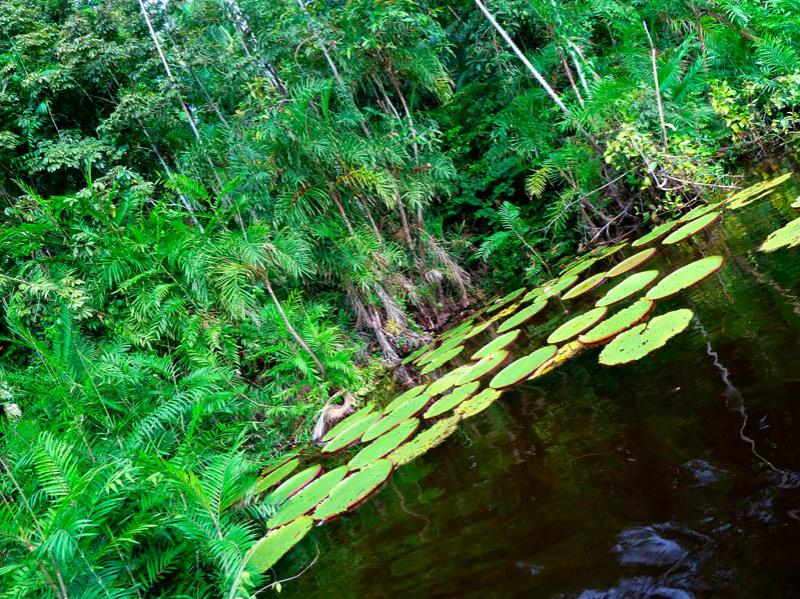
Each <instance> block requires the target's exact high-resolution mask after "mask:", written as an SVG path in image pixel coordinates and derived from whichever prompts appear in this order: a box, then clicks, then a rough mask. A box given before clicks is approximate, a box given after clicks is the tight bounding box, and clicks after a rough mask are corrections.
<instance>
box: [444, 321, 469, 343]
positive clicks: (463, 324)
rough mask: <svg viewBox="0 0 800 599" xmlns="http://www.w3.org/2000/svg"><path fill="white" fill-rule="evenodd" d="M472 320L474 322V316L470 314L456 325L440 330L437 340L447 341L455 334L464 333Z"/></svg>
mask: <svg viewBox="0 0 800 599" xmlns="http://www.w3.org/2000/svg"><path fill="white" fill-rule="evenodd" d="M473 322H474V316H471V317H469V318H466V319H465V320H462V321H461V322H460V323H458V324H457V325H456V326H454V327H452V328H449V329H447V330H446V331H442V333H440V334H439V342H440V343H441V342H444V341H447V340H448V339H450V338H451V337H455V336H457V335H461V334H463V333H466V332H467V330H469V328H470V327H471V326H472V323H473Z"/></svg>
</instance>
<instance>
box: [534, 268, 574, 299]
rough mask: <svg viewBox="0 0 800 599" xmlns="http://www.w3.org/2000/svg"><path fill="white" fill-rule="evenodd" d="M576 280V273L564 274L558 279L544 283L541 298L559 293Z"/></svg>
mask: <svg viewBox="0 0 800 599" xmlns="http://www.w3.org/2000/svg"><path fill="white" fill-rule="evenodd" d="M577 280H578V275H576V274H572V275H564V276H563V277H561V278H560V279H555V280H553V281H550V282H548V283H545V284H544V285H543V286H542V294H541V295H542V298H544V299H547V298H549V297H554V296H556V295H559V294H560V293H562V292H563V291H565V290H566V289H569V288H570V287H572V285H573V284H575V282H576V281H577Z"/></svg>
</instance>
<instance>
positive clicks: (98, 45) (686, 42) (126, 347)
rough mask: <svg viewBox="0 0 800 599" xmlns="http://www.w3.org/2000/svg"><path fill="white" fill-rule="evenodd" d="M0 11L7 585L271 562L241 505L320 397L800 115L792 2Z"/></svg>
mask: <svg viewBox="0 0 800 599" xmlns="http://www.w3.org/2000/svg"><path fill="white" fill-rule="evenodd" d="M0 32H2V35H0V201H1V202H2V214H0V260H2V267H1V268H0V291H1V292H2V298H3V303H2V308H0V310H1V311H2V322H1V324H0V337H1V338H2V341H0V344H1V345H2V347H1V348H0V403H2V405H3V412H4V415H3V417H2V418H0V556H1V557H0V596H4V597H5V596H8V597H38V596H55V597H84V596H86V597H89V596H91V597H103V596H115V597H123V596H124V597H127V596H136V597H144V596H149V595H158V596H170V597H175V596H190V597H222V596H226V597H245V596H250V595H251V594H253V593H255V592H256V591H257V590H258V589H261V588H264V587H265V586H269V585H271V584H273V583H274V581H272V580H270V579H269V577H266V576H263V575H255V574H253V573H251V572H249V571H248V569H247V568H244V567H243V565H242V564H243V560H242V557H243V555H244V554H245V552H246V551H247V550H248V549H249V548H250V547H251V546H252V545H253V543H254V542H255V541H256V540H257V539H258V538H259V537H260V536H262V535H263V534H264V531H265V521H266V519H267V517H268V515H269V512H270V508H269V506H267V505H264V504H263V503H259V502H258V501H247V502H245V505H244V507H243V506H242V502H241V501H239V500H240V499H241V497H242V496H244V495H246V494H248V493H249V489H250V488H251V485H252V483H253V481H254V479H255V475H256V474H257V472H258V470H259V468H260V467H262V466H263V464H264V463H265V461H267V460H268V459H269V458H270V456H272V455H274V454H275V453H276V452H278V451H281V450H284V449H286V448H288V447H291V446H293V445H295V444H297V443H300V442H304V441H306V440H308V439H309V437H310V435H311V430H312V428H313V426H314V422H315V416H316V415H317V413H318V412H319V410H320V409H321V408H322V407H323V406H324V405H326V403H331V404H332V403H336V402H337V401H339V400H340V399H342V398H345V401H346V402H357V401H358V398H359V397H363V396H365V395H366V394H368V393H369V392H371V391H372V390H374V389H375V387H376V385H377V384H378V383H376V381H380V375H381V373H382V372H384V371H385V370H391V371H393V372H395V373H396V374H397V375H398V377H399V378H400V379H401V380H402V381H408V380H410V379H411V378H412V377H413V375H414V373H413V372H411V371H409V370H407V369H405V368H404V367H402V366H400V365H399V362H400V360H401V359H402V357H403V356H405V355H407V354H408V353H410V352H411V351H413V350H414V349H415V348H416V347H418V346H419V345H420V344H421V343H423V342H424V341H425V340H426V339H428V338H429V336H430V334H431V332H432V331H434V330H436V329H437V328H439V327H441V325H442V324H443V323H444V322H445V321H446V320H447V318H448V317H450V316H452V315H453V314H454V313H457V312H459V311H461V310H463V309H464V308H465V307H467V306H469V304H470V302H471V301H472V299H473V298H475V297H476V296H477V295H479V294H481V293H483V291H482V290H484V289H493V288H501V287H504V286H506V285H508V284H511V282H512V281H515V280H516V279H517V278H518V277H519V276H520V274H521V273H524V274H525V276H526V277H529V278H531V279H538V278H544V277H547V275H548V271H549V269H550V267H551V265H553V264H555V263H556V262H557V261H558V260H559V259H560V258H561V257H563V256H567V255H570V254H571V253H573V252H575V251H577V250H578V249H579V248H586V247H589V246H591V245H593V244H597V243H600V242H603V241H608V240H612V239H617V238H620V237H621V236H624V235H626V234H628V233H630V232H632V231H634V230H637V229H643V228H646V227H647V226H649V225H650V224H651V223H656V222H658V221H659V220H660V219H662V218H664V217H666V216H669V215H672V214H676V213H678V212H680V211H682V210H684V209H685V208H688V207H690V206H692V205H693V204H694V203H697V202H699V201H702V200H703V198H704V197H705V196H707V195H709V194H713V193H715V192H717V191H723V190H727V189H730V188H732V187H734V186H735V185H736V183H737V178H736V177H735V176H734V175H733V174H732V173H735V169H736V163H737V160H739V159H740V158H742V157H744V156H753V155H756V154H758V155H764V154H767V153H768V152H771V151H775V150H776V149H777V148H788V149H789V150H791V149H792V146H793V145H794V144H795V143H796V135H795V132H796V130H797V129H798V125H800V116H798V113H797V112H796V111H797V109H798V106H799V105H800V71H798V70H797V68H798V64H800V56H799V53H800V50H798V45H797V44H798V41H800V3H798V2H797V1H796V0H666V1H664V0H658V1H656V0H639V1H629V2H623V1H621V0H593V1H588V0H568V1H558V2H557V1H555V0H456V1H452V2H441V1H439V0H349V1H347V0H316V1H314V2H306V0H296V1H293V0H187V1H180V2H178V1H169V0H138V1H133V0H129V1H121V0H4V1H3V2H2V10H0ZM232 506H233V507H232ZM273 588H274V587H273Z"/></svg>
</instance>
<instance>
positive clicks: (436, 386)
mask: <svg viewBox="0 0 800 599" xmlns="http://www.w3.org/2000/svg"><path fill="white" fill-rule="evenodd" d="M471 367H472V364H464V365H463V366H459V367H458V368H454V369H453V370H451V371H450V372H448V373H447V374H445V375H443V376H441V377H439V378H438V379H436V380H435V381H433V382H432V383H431V384H430V386H429V387H428V390H427V391H426V393H427V395H428V397H436V396H437V395H439V394H441V393H444V392H445V391H447V390H448V389H450V387H455V386H456V385H457V384H458V382H459V380H460V379H461V377H462V376H464V373H465V372H466V371H467V370H469V369H470V368H471Z"/></svg>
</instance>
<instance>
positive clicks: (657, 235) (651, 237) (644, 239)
mask: <svg viewBox="0 0 800 599" xmlns="http://www.w3.org/2000/svg"><path fill="white" fill-rule="evenodd" d="M679 224H680V223H679V222H678V221H676V220H670V221H667V222H665V223H661V224H660V225H658V226H657V227H655V228H654V229H653V230H652V231H650V232H649V233H645V234H644V235H642V236H641V237H640V238H639V239H637V240H636V241H634V242H633V243H631V247H633V248H638V247H641V246H643V245H647V244H648V243H652V242H654V241H658V240H659V239H661V238H662V237H664V235H666V234H667V233H669V232H670V231H672V230H673V229H674V228H675V227H677V226H678V225H679Z"/></svg>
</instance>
